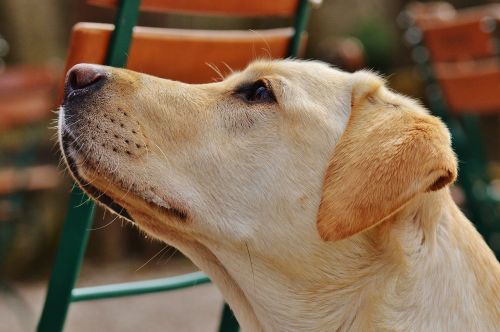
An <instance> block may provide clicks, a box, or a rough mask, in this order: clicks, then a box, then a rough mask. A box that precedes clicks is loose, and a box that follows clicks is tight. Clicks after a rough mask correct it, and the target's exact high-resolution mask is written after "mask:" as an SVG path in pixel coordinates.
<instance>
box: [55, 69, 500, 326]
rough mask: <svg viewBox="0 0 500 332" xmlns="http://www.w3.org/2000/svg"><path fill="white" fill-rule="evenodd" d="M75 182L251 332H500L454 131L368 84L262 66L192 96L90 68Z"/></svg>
mask: <svg viewBox="0 0 500 332" xmlns="http://www.w3.org/2000/svg"><path fill="white" fill-rule="evenodd" d="M58 133H59V140H60V146H61V150H62V153H63V155H64V159H65V161H66V163H67V165H68V168H69V170H70V172H71V174H72V175H73V177H74V178H75V180H76V182H77V183H78V184H79V185H80V186H81V187H82V188H83V190H85V191H86V192H87V193H88V194H89V195H90V196H91V197H93V198H94V199H95V200H97V201H98V202H100V203H101V204H102V205H104V206H105V207H106V208H108V209H109V210H111V211H113V212H114V213H116V214H118V215H120V216H122V217H123V218H125V219H127V220H129V221H131V222H134V223H135V224H136V225H137V226H138V227H139V228H140V229H142V230H143V231H145V232H146V233H148V234H150V235H151V236H153V237H155V238H157V239H160V240H162V241H164V242H166V243H168V244H170V245H172V246H174V247H176V248H178V249H179V250H180V251H182V252H183V253H184V254H185V255H186V256H187V257H189V258H190V259H191V260H192V261H193V262H194V263H195V264H196V265H197V266H198V267H200V268H201V269H202V270H203V271H204V272H206V273H207V275H208V276H209V277H210V278H211V280H212V281H213V282H214V283H215V284H216V285H217V287H218V288H219V289H220V291H221V292H222V294H223V296H224V298H225V300H226V301H227V303H228V304H229V305H230V306H231V308H232V310H233V311H234V314H235V316H236V318H237V319H238V321H239V323H240V325H241V327H242V329H243V330H244V331H498V330H499V329H500V267H499V264H498V261H497V260H496V258H495V257H494V255H493V253H492V251H491V250H490V249H489V248H488V246H487V245H486V243H485V242H484V241H483V239H482V238H481V236H480V235H479V234H478V232H477V231H476V230H475V228H474V227H473V225H472V224H471V222H469V221H468V220H467V219H466V217H465V216H464V215H463V214H462V212H461V211H460V210H459V208H458V207H457V206H456V204H455V203H454V201H453V200H452V198H451V196H450V192H449V185H450V184H452V183H453V182H454V181H455V179H456V176H457V160H456V157H455V155H454V153H453V151H452V149H451V144H450V135H449V132H448V130H447V128H446V127H445V126H444V125H443V123H442V122H441V121H440V120H439V119H438V118H436V117H434V116H431V115H430V114H429V113H428V111H427V110H426V109H424V108H423V107H422V106H420V105H419V104H418V103H417V102H416V101H414V100H411V99H410V98H407V97H404V96H401V95H399V94H397V93H395V92H393V91H391V90H390V89H389V88H388V87H386V85H385V82H384V80H383V79H382V78H380V77H379V76H377V75H376V74H374V73H371V72H369V71H359V72H355V73H346V72H342V71H340V70H337V69H334V68H331V67H329V66H327V65H326V64H323V63H321V62H316V61H299V60H274V61H267V60H259V61H256V62H254V63H252V64H250V65H249V66H248V67H247V68H246V69H245V70H243V71H241V72H234V73H232V74H230V75H229V76H228V77H226V78H225V79H224V80H223V81H221V82H215V83H209V84H197V85H190V84H185V83H181V82H175V81H170V80H165V79H160V78H156V77H152V76H148V75H145V74H139V73H135V72H131V71H128V70H124V69H115V68H110V67H105V66H98V65H90V64H79V65H76V66H74V67H73V68H72V69H71V70H70V71H69V72H68V74H67V78H66V83H65V97H64V101H63V105H62V106H61V108H60V113H59V130H58Z"/></svg>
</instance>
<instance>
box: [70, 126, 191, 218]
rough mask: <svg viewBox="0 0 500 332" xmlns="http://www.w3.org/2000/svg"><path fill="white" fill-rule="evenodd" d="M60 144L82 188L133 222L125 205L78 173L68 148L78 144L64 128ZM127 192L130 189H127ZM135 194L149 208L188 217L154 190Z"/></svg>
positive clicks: (183, 211) (72, 172)
mask: <svg viewBox="0 0 500 332" xmlns="http://www.w3.org/2000/svg"><path fill="white" fill-rule="evenodd" d="M61 146H62V152H63V154H64V157H65V160H66V163H67V165H68V169H69V171H70V173H71V175H72V176H73V178H74V179H75V181H76V182H77V184H78V185H79V186H80V187H81V188H82V190H84V191H85V192H86V193H87V194H88V195H89V196H90V197H91V198H93V199H94V200H96V201H98V202H99V203H101V204H102V205H104V206H105V207H106V208H108V209H109V210H111V211H112V212H113V213H115V214H117V215H118V216H120V217H122V218H124V219H126V220H128V221H131V222H134V220H133V219H132V217H131V215H130V213H129V212H128V211H127V209H126V208H125V207H123V206H122V205H121V204H119V203H118V202H116V201H115V200H114V199H113V198H111V197H110V196H109V195H107V194H106V193H105V192H103V191H101V190H99V189H98V188H97V187H95V186H94V185H92V184H91V183H90V182H88V181H87V180H85V179H84V178H83V177H82V176H81V175H80V173H79V171H78V166H77V162H76V160H75V159H74V158H73V157H72V156H71V153H70V149H74V148H75V147H76V148H78V147H79V144H78V143H77V142H76V141H75V139H74V138H73V137H72V135H71V134H70V133H69V132H67V131H65V130H64V129H63V130H62V135H61ZM128 192H132V191H130V190H128ZM136 195H137V196H139V197H140V198H141V200H142V201H143V202H144V203H145V204H146V205H147V207H148V208H149V209H153V210H157V211H159V212H161V213H162V214H168V215H170V216H173V217H176V218H177V219H179V220H181V221H186V220H187V219H188V214H187V212H186V211H185V210H184V209H181V208H177V205H175V206H172V204H169V203H167V202H165V201H164V200H162V199H161V198H160V197H159V196H158V195H157V194H156V193H155V192H154V191H153V192H151V193H150V194H149V195H148V197H142V196H141V195H139V194H136Z"/></svg>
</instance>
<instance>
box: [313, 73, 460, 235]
mask: <svg viewBox="0 0 500 332" xmlns="http://www.w3.org/2000/svg"><path fill="white" fill-rule="evenodd" d="M353 82H354V83H353V88H352V102H351V105H352V112H351V117H350V119H349V123H348V124H347V127H346V130H345V131H344V133H343V135H342V136H341V138H340V140H339V142H338V144H337V146H336V147H335V151H334V152H333V155H332V157H331V159H330V162H329V165H328V168H327V170H326V175H325V180H324V185H323V192H322V197H321V203H320V207H319V212H318V219H317V228H318V232H319V234H320V236H321V238H322V239H324V240H341V239H344V238H346V237H349V236H352V235H354V234H356V233H359V232H361V231H363V230H366V229H368V228H370V227H373V226H375V225H377V224H379V223H380V222H382V221H383V220H386V219H387V218H388V217H390V216H391V215H393V214H394V213H396V212H397V211H399V210H400V209H401V208H402V207H404V206H405V204H406V203H408V202H409V201H410V200H411V199H412V198H413V197H415V196H416V195H418V194H420V193H425V192H429V191H436V190H439V189H441V188H443V187H445V186H446V185H448V184H449V183H452V182H453V181H454V180H455V178H456V175H457V163H456V158H455V155H454V153H453V151H452V150H451V144H450V136H449V132H448V130H447V129H446V127H445V126H444V125H443V124H442V122H441V121H440V120H438V119H437V118H435V117H433V116H430V115H428V114H427V112H426V111H425V110H424V109H422V108H421V107H420V106H419V105H418V104H416V103H415V102H413V101H411V100H410V99H408V98H405V97H403V96H400V95H397V94H395V93H393V92H391V91H389V90H388V89H387V88H385V87H384V82H383V81H382V79H380V78H379V77H377V76H376V75H374V74H372V73H369V72H364V71H362V72H357V73H355V74H353Z"/></svg>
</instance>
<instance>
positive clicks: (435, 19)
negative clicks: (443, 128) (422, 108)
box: [406, 3, 500, 257]
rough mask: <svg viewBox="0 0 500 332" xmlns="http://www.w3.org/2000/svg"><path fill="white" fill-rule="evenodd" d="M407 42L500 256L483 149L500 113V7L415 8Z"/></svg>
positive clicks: (471, 206)
mask: <svg viewBox="0 0 500 332" xmlns="http://www.w3.org/2000/svg"><path fill="white" fill-rule="evenodd" d="M407 17H408V18H409V26H408V30H407V33H406V36H407V40H408V41H410V44H412V46H413V58H414V60H415V61H416V62H417V64H418V65H419V69H420V72H421V75H422V77H423V79H424V81H425V84H426V86H427V87H426V92H427V97H428V99H429V103H430V106H431V110H432V112H433V113H435V114H436V115H438V116H440V117H441V118H442V119H443V120H444V121H445V122H446V123H447V125H448V127H449V128H450V131H451V133H452V137H453V145H454V148H455V151H456V152H457V154H458V158H459V161H460V174H459V179H458V183H459V184H460V186H461V188H462V190H463V191H464V193H465V196H466V202H465V203H466V212H467V213H468V214H469V216H470V217H471V219H472V220H473V221H474V223H475V225H476V227H477V229H478V231H479V232H480V233H481V234H482V235H483V236H484V237H485V239H486V241H487V242H488V244H489V245H490V247H491V248H492V249H493V251H494V252H495V253H496V255H497V257H500V213H499V207H500V205H499V203H500V196H499V194H498V193H497V192H496V191H495V190H494V188H493V186H492V181H491V175H490V172H489V169H488V163H487V158H486V156H485V152H484V151H483V146H484V138H483V137H482V136H483V135H482V134H483V133H481V130H480V126H479V116H484V115H487V114H488V115H490V114H500V63H499V50H498V49H497V47H496V46H495V45H496V43H497V36H496V31H497V30H496V26H497V24H498V22H500V6H499V5H489V6H484V7H476V8H469V9H465V10H462V11H455V10H454V9H453V8H452V7H451V6H450V5H445V4H443V3H440V5H436V4H435V3H434V4H432V5H431V7H429V5H427V4H421V3H416V4H412V5H410V6H409V7H408V9H407Z"/></svg>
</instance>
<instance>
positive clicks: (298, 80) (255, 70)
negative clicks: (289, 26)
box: [228, 59, 349, 86]
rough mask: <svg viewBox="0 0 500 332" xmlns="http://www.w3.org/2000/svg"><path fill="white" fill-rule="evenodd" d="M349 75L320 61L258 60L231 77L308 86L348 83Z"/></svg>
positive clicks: (230, 77)
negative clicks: (269, 79) (276, 79)
mask: <svg viewBox="0 0 500 332" xmlns="http://www.w3.org/2000/svg"><path fill="white" fill-rule="evenodd" d="M348 75H349V74H348V73H345V72H342V71H340V70H338V69H335V68H332V67H330V66H329V65H328V64H326V63H323V62H320V61H310V60H292V59H286V60H256V61H254V62H252V63H250V64H249V65H248V66H247V67H246V68H245V69H244V70H243V71H241V72H239V73H236V74H235V75H231V76H229V77H228V78H229V79H232V78H233V77H234V76H237V78H238V79H240V80H256V79H259V78H263V77H278V78H282V79H286V80H287V81H289V82H291V83H293V84H300V85H305V86H307V85H308V84H309V83H311V82H316V85H317V83H318V82H321V83H325V86H326V83H329V82H332V81H333V82H335V81H341V82H346V81H347V79H348Z"/></svg>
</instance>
